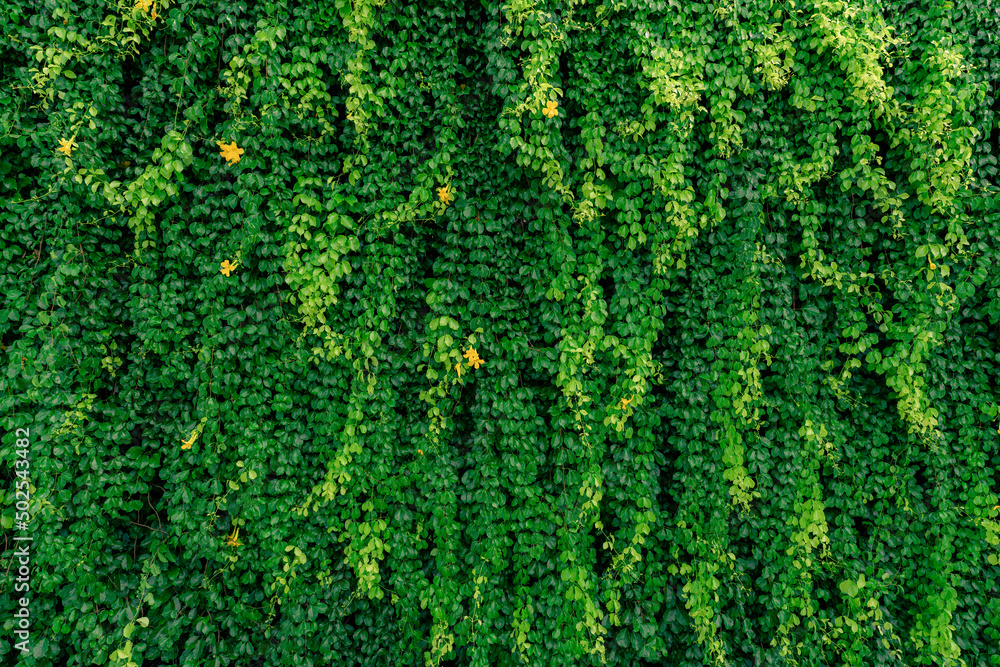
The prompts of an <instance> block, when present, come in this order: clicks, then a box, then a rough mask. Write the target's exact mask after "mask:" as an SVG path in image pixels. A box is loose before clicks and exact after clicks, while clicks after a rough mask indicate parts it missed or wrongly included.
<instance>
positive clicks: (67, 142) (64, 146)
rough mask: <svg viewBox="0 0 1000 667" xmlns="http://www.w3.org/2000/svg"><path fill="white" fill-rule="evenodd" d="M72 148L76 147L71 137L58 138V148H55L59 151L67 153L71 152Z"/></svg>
mask: <svg viewBox="0 0 1000 667" xmlns="http://www.w3.org/2000/svg"><path fill="white" fill-rule="evenodd" d="M74 148H76V142H74V141H73V140H72V139H60V140H59V148H57V149H56V150H57V151H59V152H60V153H63V154H64V155H69V154H70V153H72V152H73V149H74Z"/></svg>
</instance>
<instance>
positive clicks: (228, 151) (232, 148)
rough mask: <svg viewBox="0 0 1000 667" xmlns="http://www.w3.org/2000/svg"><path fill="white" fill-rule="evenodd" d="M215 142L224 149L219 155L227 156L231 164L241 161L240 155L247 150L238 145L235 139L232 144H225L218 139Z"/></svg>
mask: <svg viewBox="0 0 1000 667" xmlns="http://www.w3.org/2000/svg"><path fill="white" fill-rule="evenodd" d="M215 143H216V144H217V145H218V146H219V148H221V149H222V150H221V151H219V155H221V156H222V157H224V158H226V159H227V160H228V161H229V164H236V163H237V162H239V161H240V156H241V155H243V153H244V152H245V151H244V150H243V149H242V148H237V147H236V142H235V141H234V142H233V143H231V144H224V143H222V142H221V141H217V142H215Z"/></svg>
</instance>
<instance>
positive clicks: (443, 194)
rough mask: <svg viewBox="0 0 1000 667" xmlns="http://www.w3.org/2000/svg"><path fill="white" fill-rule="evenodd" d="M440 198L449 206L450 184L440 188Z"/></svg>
mask: <svg viewBox="0 0 1000 667" xmlns="http://www.w3.org/2000/svg"><path fill="white" fill-rule="evenodd" d="M438 199H440V200H441V201H443V202H444V205H445V206H447V205H448V204H450V203H451V186H450V185H446V186H444V187H443V188H438Z"/></svg>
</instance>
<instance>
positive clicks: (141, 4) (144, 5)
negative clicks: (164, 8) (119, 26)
mask: <svg viewBox="0 0 1000 667" xmlns="http://www.w3.org/2000/svg"><path fill="white" fill-rule="evenodd" d="M152 4H153V2H152V0H138V2H136V3H135V8H136V9H141V10H142V11H144V12H146V13H147V14H148V13H149V8H150V6H151V5H152Z"/></svg>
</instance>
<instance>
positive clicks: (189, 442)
mask: <svg viewBox="0 0 1000 667" xmlns="http://www.w3.org/2000/svg"><path fill="white" fill-rule="evenodd" d="M197 439H198V429H195V430H194V432H193V433H192V434H191V437H190V438H188V439H187V440H181V449H191V445H193V444H194V441H195V440H197Z"/></svg>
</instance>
